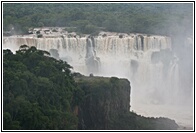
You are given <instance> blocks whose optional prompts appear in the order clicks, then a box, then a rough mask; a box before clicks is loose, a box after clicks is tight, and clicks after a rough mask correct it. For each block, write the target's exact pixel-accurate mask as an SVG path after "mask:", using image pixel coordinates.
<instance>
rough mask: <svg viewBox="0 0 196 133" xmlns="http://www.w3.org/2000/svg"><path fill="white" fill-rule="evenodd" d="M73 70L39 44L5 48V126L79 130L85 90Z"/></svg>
mask: <svg viewBox="0 0 196 133" xmlns="http://www.w3.org/2000/svg"><path fill="white" fill-rule="evenodd" d="M70 69H71V66H70V65H68V64H67V63H66V62H64V61H61V60H56V59H54V58H52V57H49V53H48V52H46V51H41V50H37V49H36V48H35V47H30V48H28V47H27V46H25V45H23V46H21V47H20V50H18V51H16V54H13V53H12V52H11V51H10V50H8V49H7V50H3V129H4V130H6V129H8V130H25V129H26V130H27V129H28V130H38V129H39V130H42V129H45V130H46V129H48V130H51V129H53V130H54V129H59V130H63V129H77V125H78V118H77V114H75V113H74V110H75V107H76V106H78V104H79V102H80V101H81V99H80V98H82V90H81V89H80V88H78V87H77V85H76V84H75V81H74V80H73V76H72V75H71V71H70Z"/></svg>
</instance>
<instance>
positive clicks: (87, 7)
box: [3, 2, 193, 36]
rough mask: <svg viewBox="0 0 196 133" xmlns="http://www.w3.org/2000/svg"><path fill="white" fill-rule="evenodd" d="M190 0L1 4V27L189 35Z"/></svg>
mask: <svg viewBox="0 0 196 133" xmlns="http://www.w3.org/2000/svg"><path fill="white" fill-rule="evenodd" d="M192 10H193V6H192V4H191V3H150V2H149V3H141V2H138V3H131V2H129V3H4V4H3V30H4V31H9V30H11V29H12V28H13V27H14V30H15V31H16V33H17V34H26V33H27V31H28V29H29V28H34V27H49V26H53V27H54V26H59V27H76V29H75V28H71V29H70V32H71V31H75V32H78V33H86V34H92V33H97V32H99V31H100V30H104V31H111V32H125V33H130V32H137V33H147V34H159V35H169V36H171V35H172V36H174V35H176V34H180V33H184V34H188V35H191V34H192V29H193V18H192V16H193V12H192Z"/></svg>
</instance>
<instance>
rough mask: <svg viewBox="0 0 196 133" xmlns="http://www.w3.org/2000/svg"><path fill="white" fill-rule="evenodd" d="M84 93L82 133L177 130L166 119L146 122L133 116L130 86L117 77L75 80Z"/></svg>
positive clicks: (146, 120)
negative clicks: (95, 131)
mask: <svg viewBox="0 0 196 133" xmlns="http://www.w3.org/2000/svg"><path fill="white" fill-rule="evenodd" d="M75 81H76V82H77V84H78V85H79V87H80V88H81V89H82V90H83V91H84V99H83V101H82V102H81V104H80V105H79V108H78V119H79V123H78V129H79V130H171V129H172V130H176V129H177V128H178V125H177V124H176V123H175V121H174V120H170V119H167V118H146V117H143V116H139V115H137V114H136V113H134V112H130V111H129V110H130V90H131V89H130V88H131V87H130V82H129V81H128V80H127V79H118V78H116V77H112V78H103V77H94V76H93V77H85V76H83V77H81V76H80V77H75Z"/></svg>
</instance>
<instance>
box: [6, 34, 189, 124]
mask: <svg viewBox="0 0 196 133" xmlns="http://www.w3.org/2000/svg"><path fill="white" fill-rule="evenodd" d="M23 44H26V45H28V46H35V47H37V48H38V49H41V50H47V51H50V49H57V50H58V52H59V56H60V58H61V59H63V60H66V61H67V62H68V63H69V64H71V65H72V66H73V67H74V71H77V72H80V73H82V74H84V75H89V74H91V73H93V74H94V75H97V76H117V77H121V78H128V79H129V80H130V82H131V87H132V90H131V91H132V94H131V110H134V111H136V112H137V113H139V114H142V115H146V116H164V117H169V118H173V119H175V120H176V121H177V122H178V123H183V124H184V119H181V118H180V117H181V114H180V115H177V112H178V111H179V110H178V109H176V110H172V111H171V112H169V113H170V114H169V113H168V111H167V110H168V108H172V107H174V105H176V106H178V104H179V101H180V102H182V101H183V99H182V96H183V94H182V93H180V92H182V89H183V88H181V85H180V82H181V81H180V78H179V77H180V71H179V65H178V58H177V57H175V56H174V55H173V53H172V47H171V39H170V38H169V37H165V36H155V35H151V36H149V35H143V34H129V35H127V34H123V35H119V34H115V35H104V36H103V35H99V36H97V37H92V36H87V37H67V36H61V37H55V38H33V37H4V38H3V47H4V49H5V48H9V49H11V50H12V51H15V50H17V49H18V48H19V46H20V45H23ZM183 98H186V97H183ZM157 107H158V108H160V109H162V111H160V110H157V109H156V108H157ZM164 107H168V108H164ZM182 107H183V106H182ZM180 109H181V108H180ZM163 110H165V111H163ZM175 111H176V113H175ZM188 113H189V114H188V115H189V117H191V115H190V114H191V113H190V112H188ZM185 115H187V114H186V113H185ZM178 117H179V118H178ZM191 118H192V117H191ZM189 119H190V118H189ZM186 124H188V126H191V125H192V120H189V121H188V123H187V121H186Z"/></svg>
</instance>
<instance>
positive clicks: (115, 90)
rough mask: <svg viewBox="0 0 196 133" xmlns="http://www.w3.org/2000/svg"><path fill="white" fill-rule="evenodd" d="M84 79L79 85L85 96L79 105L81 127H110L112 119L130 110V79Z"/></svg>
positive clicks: (96, 128) (94, 128)
mask: <svg viewBox="0 0 196 133" xmlns="http://www.w3.org/2000/svg"><path fill="white" fill-rule="evenodd" d="M82 80H83V81H82V82H81V81H80V82H79V85H80V87H81V88H82V89H83V90H84V92H85V98H84V101H83V103H82V104H81V105H80V107H79V114H78V115H79V129H86V130H87V129H93V130H98V129H99V130H103V129H109V126H110V120H111V119H113V118H114V117H115V116H118V115H120V114H123V113H125V112H127V111H128V110H129V103H130V96H129V95H127V94H130V83H129V81H128V80H125V79H123V80H122V79H121V80H119V79H117V78H115V77H113V78H111V79H109V78H97V77H96V78H94V77H89V78H84V79H82Z"/></svg>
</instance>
